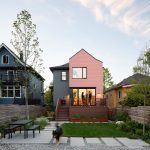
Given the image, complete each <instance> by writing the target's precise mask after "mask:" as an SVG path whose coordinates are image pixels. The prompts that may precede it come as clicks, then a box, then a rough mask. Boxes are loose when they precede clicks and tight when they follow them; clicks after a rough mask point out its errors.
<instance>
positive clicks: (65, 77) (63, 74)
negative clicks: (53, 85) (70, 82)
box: [61, 71, 67, 81]
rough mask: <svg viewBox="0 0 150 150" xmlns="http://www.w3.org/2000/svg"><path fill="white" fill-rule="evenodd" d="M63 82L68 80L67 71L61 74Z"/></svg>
mask: <svg viewBox="0 0 150 150" xmlns="http://www.w3.org/2000/svg"><path fill="white" fill-rule="evenodd" d="M61 80H63V81H65V80H67V73H66V72H65V71H63V72H61Z"/></svg>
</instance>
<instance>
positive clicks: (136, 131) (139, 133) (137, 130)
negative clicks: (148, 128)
mask: <svg viewBox="0 0 150 150" xmlns="http://www.w3.org/2000/svg"><path fill="white" fill-rule="evenodd" d="M135 133H136V134H137V135H139V136H142V135H143V130H142V129H136V130H135Z"/></svg>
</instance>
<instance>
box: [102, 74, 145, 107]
mask: <svg viewBox="0 0 150 150" xmlns="http://www.w3.org/2000/svg"><path fill="white" fill-rule="evenodd" d="M143 79H145V76H144V75H142V74H138V73H137V74H134V75H132V76H129V77H128V78H126V79H124V80H122V81H121V82H120V83H118V84H116V85H114V86H113V87H111V88H109V89H107V90H106V91H104V95H105V96H104V97H105V98H106V105H107V107H108V108H110V109H112V108H116V107H117V106H119V102H120V101H122V100H123V98H124V97H125V96H126V94H127V92H128V91H130V90H131V88H132V87H133V86H135V84H136V83H137V82H138V81H142V80H143Z"/></svg>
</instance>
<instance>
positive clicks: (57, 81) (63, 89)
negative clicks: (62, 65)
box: [53, 70, 69, 106]
mask: <svg viewBox="0 0 150 150" xmlns="http://www.w3.org/2000/svg"><path fill="white" fill-rule="evenodd" d="M62 71H66V72H67V80H66V81H62V80H61V72H62ZM53 80H54V81H53V84H54V94H53V101H54V106H56V104H57V100H58V98H63V97H65V96H67V95H68V94H69V71H68V70H54V71H53Z"/></svg>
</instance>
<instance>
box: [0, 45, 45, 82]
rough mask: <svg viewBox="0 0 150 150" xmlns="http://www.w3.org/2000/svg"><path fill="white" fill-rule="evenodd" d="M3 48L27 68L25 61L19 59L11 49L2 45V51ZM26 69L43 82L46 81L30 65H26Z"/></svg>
mask: <svg viewBox="0 0 150 150" xmlns="http://www.w3.org/2000/svg"><path fill="white" fill-rule="evenodd" d="M2 47H4V48H5V49H7V50H8V52H10V54H11V55H12V56H13V57H14V58H16V60H17V61H18V62H19V63H20V64H21V65H22V66H23V67H25V63H24V62H23V61H21V60H20V58H19V57H18V56H17V55H16V54H15V53H14V52H13V51H12V50H11V49H10V48H9V47H7V46H6V45H5V44H4V43H2V44H1V45H0V49H1V48H2ZM26 67H27V68H28V69H29V70H30V72H31V73H33V72H34V73H35V74H36V76H37V77H40V78H41V79H42V80H43V81H44V80H45V79H44V78H43V77H42V76H41V75H40V74H39V73H38V72H37V71H36V70H35V69H33V68H32V67H31V66H29V65H27V64H26Z"/></svg>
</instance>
